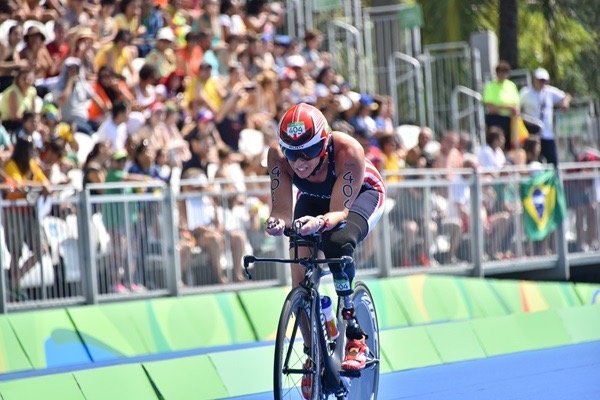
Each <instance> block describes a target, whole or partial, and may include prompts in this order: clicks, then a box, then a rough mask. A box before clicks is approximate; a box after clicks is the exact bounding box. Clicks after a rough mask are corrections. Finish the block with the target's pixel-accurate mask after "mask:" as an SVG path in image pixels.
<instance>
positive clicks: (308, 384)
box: [300, 358, 313, 400]
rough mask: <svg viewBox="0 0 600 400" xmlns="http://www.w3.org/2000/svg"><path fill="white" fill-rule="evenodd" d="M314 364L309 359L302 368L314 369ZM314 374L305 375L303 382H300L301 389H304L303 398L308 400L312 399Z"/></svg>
mask: <svg viewBox="0 0 600 400" xmlns="http://www.w3.org/2000/svg"><path fill="white" fill-rule="evenodd" d="M312 366H313V363H312V360H311V359H310V358H307V359H306V361H305V362H304V366H303V367H302V369H305V370H307V369H312ZM312 380H313V378H312V374H311V373H305V374H304V375H302V381H300V388H301V389H302V397H304V398H305V399H307V400H310V399H311V397H312Z"/></svg>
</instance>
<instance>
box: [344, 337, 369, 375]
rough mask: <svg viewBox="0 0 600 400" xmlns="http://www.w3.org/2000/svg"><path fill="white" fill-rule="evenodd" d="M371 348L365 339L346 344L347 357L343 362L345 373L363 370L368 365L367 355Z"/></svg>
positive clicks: (350, 341)
mask: <svg viewBox="0 0 600 400" xmlns="http://www.w3.org/2000/svg"><path fill="white" fill-rule="evenodd" d="M368 353H369V347H368V346H367V344H366V343H365V339H364V338H363V339H360V340H357V339H353V340H349V341H348V343H346V356H345V357H344V361H343V362H342V369H343V370H345V371H359V370H361V369H363V368H364V367H365V365H366V363H367V354H368Z"/></svg>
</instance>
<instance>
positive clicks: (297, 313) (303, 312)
mask: <svg viewBox="0 0 600 400" xmlns="http://www.w3.org/2000/svg"><path fill="white" fill-rule="evenodd" d="M315 313H316V302H315V301H312V302H311V301H310V297H309V294H308V292H307V291H306V289H304V288H302V287H297V288H295V289H293V290H292V291H291V292H290V293H289V294H288V296H287V298H286V299H285V302H284V304H283V309H282V310H281V316H280V317H279V325H278V328H277V339H276V341H275V362H274V370H273V394H274V398H275V400H304V399H305V398H309V399H311V400H320V399H321V352H320V350H319V338H318V334H319V324H318V322H317V321H318V319H317V318H314V317H312V318H311V316H315V315H316V314H315ZM301 326H302V327H301ZM302 332H304V333H305V335H306V336H307V337H304V338H303V334H302ZM304 343H306V346H307V347H308V348H309V351H308V354H305V353H304V348H303V346H304ZM307 358H310V360H312V363H308V364H307V363H306V360H307ZM303 377H304V378H305V379H306V378H307V377H308V378H310V381H309V382H310V385H309V386H308V387H305V388H304V391H305V392H308V393H309V395H308V396H307V397H305V396H304V395H303V393H302V391H303V388H302V380H303Z"/></svg>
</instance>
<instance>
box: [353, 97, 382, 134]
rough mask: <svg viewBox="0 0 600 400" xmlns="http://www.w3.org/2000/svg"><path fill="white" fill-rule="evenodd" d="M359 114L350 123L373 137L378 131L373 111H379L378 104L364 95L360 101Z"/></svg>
mask: <svg viewBox="0 0 600 400" xmlns="http://www.w3.org/2000/svg"><path fill="white" fill-rule="evenodd" d="M358 103H359V105H358V112H357V114H356V115H355V116H354V117H353V118H352V120H351V121H350V122H351V123H352V126H354V128H355V129H360V130H363V131H365V132H366V133H367V135H368V136H369V137H373V135H375V132H376V131H377V124H376V123H375V120H374V119H373V117H372V113H373V111H375V110H377V107H378V105H377V103H375V100H373V97H371V96H370V95H368V94H362V95H361V96H360V99H359V101H358Z"/></svg>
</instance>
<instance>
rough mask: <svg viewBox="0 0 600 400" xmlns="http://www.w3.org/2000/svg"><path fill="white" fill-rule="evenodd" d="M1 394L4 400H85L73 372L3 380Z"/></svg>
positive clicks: (0, 387) (0, 384)
mask: <svg viewBox="0 0 600 400" xmlns="http://www.w3.org/2000/svg"><path fill="white" fill-rule="evenodd" d="M0 395H2V396H1V398H2V399H3V400H33V399H44V400H66V399H68V400H85V397H84V396H83V393H81V389H79V386H78V385H77V381H75V377H74V376H73V374H71V373H68V374H58V375H47V376H40V377H36V378H28V379H18V380H13V381H6V382H2V383H0Z"/></svg>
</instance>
